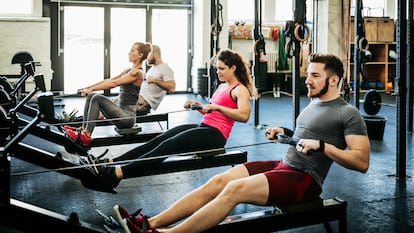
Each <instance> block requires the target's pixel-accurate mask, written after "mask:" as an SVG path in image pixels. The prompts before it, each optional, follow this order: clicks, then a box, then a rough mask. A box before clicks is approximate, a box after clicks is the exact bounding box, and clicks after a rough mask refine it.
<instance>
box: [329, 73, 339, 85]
mask: <svg viewBox="0 0 414 233" xmlns="http://www.w3.org/2000/svg"><path fill="white" fill-rule="evenodd" d="M340 81H341V79H340V78H339V77H338V75H333V76H331V78H330V79H329V83H330V85H332V86H338V84H339V82H340Z"/></svg>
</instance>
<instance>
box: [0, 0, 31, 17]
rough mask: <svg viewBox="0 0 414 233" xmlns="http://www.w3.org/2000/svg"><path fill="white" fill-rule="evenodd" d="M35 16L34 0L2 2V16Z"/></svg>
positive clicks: (0, 10) (0, 14)
mask: <svg viewBox="0 0 414 233" xmlns="http://www.w3.org/2000/svg"><path fill="white" fill-rule="evenodd" d="M32 14H33V0H1V1H0V16H30V15H32Z"/></svg>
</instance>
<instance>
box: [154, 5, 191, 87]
mask: <svg viewBox="0 0 414 233" xmlns="http://www.w3.org/2000/svg"><path fill="white" fill-rule="evenodd" d="M188 25H189V23H188V10H187V9H153V10H152V43H153V44H157V45H159V46H160V48H161V53H162V59H163V61H164V62H166V63H168V64H169V66H170V67H171V68H172V69H173V71H174V77H175V81H176V84H177V85H176V91H187V76H188V72H187V71H188V70H189V65H188V57H189V56H188V52H189V51H188V38H189V37H188Z"/></svg>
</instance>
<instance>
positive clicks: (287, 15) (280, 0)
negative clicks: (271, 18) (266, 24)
mask: <svg viewBox="0 0 414 233" xmlns="http://www.w3.org/2000/svg"><path fill="white" fill-rule="evenodd" d="M293 2H294V1H286V0H276V2H275V3H276V4H275V20H276V21H286V20H293V19H294V15H293ZM312 15H313V1H311V0H308V1H306V20H307V21H312Z"/></svg>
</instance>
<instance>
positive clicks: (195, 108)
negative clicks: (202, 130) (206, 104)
mask: <svg viewBox="0 0 414 233" xmlns="http://www.w3.org/2000/svg"><path fill="white" fill-rule="evenodd" d="M190 109H191V110H198V111H202V110H203V106H202V105H196V104H190ZM207 113H211V110H209V111H208V112H207Z"/></svg>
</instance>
